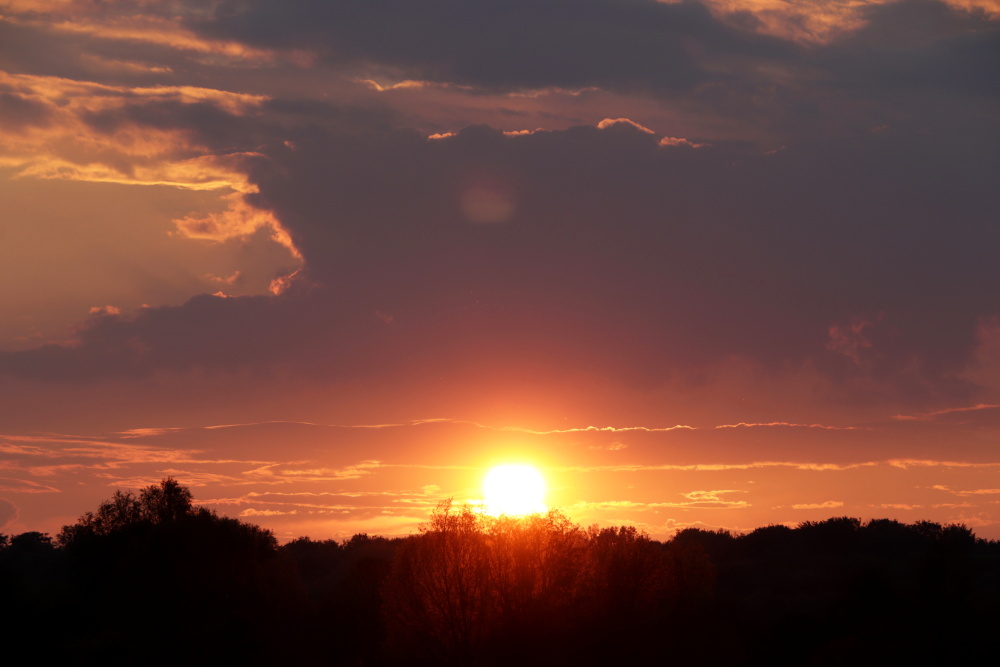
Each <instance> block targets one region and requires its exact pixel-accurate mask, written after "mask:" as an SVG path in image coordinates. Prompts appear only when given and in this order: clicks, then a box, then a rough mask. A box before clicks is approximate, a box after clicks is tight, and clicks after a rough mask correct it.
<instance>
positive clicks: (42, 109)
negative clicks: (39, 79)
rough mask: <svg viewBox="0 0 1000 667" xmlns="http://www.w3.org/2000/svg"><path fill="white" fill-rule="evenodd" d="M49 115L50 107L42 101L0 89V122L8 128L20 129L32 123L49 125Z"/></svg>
mask: <svg viewBox="0 0 1000 667" xmlns="http://www.w3.org/2000/svg"><path fill="white" fill-rule="evenodd" d="M49 117H50V113H49V108H48V107H47V106H46V105H44V104H42V103H41V102H38V101H37V100H32V99H28V98H26V97H24V96H23V95H17V94H14V93H7V92H2V91H0V123H2V124H3V125H4V126H5V127H6V128H14V129H18V130H20V129H23V128H25V127H28V126H32V125H47V124H48V122H49Z"/></svg>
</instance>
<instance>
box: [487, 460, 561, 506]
mask: <svg viewBox="0 0 1000 667" xmlns="http://www.w3.org/2000/svg"><path fill="white" fill-rule="evenodd" d="M483 494H484V496H485V503H484V505H485V511H486V513H487V514H489V515H491V516H500V515H501V514H506V515H508V516H521V515H524V514H535V513H537V512H545V511H546V510H547V509H548V508H547V507H546V506H545V502H544V501H545V479H544V478H543V477H542V473H540V472H538V469H537V468H535V467H533V466H530V465H513V464H511V465H501V466H496V467H495V468H493V469H491V470H490V471H489V472H488V473H487V474H486V478H485V479H484V480H483Z"/></svg>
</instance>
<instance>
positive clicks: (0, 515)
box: [0, 498, 17, 528]
mask: <svg viewBox="0 0 1000 667" xmlns="http://www.w3.org/2000/svg"><path fill="white" fill-rule="evenodd" d="M16 518H17V505H15V504H14V503H12V502H10V501H9V500H7V499H5V498H0V528H2V527H3V526H6V525H7V524H9V523H10V522H12V521H14V520H15V519H16Z"/></svg>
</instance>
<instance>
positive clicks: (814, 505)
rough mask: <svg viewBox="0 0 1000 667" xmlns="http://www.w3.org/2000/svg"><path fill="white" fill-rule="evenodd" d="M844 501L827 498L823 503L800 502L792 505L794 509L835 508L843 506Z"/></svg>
mask: <svg viewBox="0 0 1000 667" xmlns="http://www.w3.org/2000/svg"><path fill="white" fill-rule="evenodd" d="M843 506H844V503H843V501H840V500H827V501H825V502H822V503H798V504H795V505H792V506H791V507H792V509H793V510H825V509H833V508H834V507H843Z"/></svg>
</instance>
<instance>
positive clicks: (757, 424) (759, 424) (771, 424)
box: [715, 421, 862, 431]
mask: <svg viewBox="0 0 1000 667" xmlns="http://www.w3.org/2000/svg"><path fill="white" fill-rule="evenodd" d="M765 427H782V428H814V429H820V430H823V431H857V430H862V427H859V426H828V425H826V424H796V423H793V422H777V421H776V422H750V423H748V422H740V423H738V424H720V425H719V426H716V427H715V428H717V429H722V428H765Z"/></svg>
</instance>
